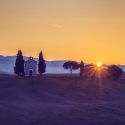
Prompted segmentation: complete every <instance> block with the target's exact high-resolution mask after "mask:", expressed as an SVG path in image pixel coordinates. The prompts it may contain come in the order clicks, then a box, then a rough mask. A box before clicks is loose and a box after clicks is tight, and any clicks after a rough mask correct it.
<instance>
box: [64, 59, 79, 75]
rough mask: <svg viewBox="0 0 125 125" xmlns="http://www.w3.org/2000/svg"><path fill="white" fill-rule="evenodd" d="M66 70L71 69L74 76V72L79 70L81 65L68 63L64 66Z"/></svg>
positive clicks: (73, 62) (72, 62)
mask: <svg viewBox="0 0 125 125" xmlns="http://www.w3.org/2000/svg"><path fill="white" fill-rule="evenodd" d="M63 68H64V69H69V70H70V74H71V76H72V71H73V70H77V69H79V64H78V63H77V62H75V61H68V62H65V63H64V64H63Z"/></svg>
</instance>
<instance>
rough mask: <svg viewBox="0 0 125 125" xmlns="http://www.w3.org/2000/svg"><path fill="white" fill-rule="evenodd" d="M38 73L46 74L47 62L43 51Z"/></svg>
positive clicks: (40, 54) (40, 55) (40, 56)
mask: <svg viewBox="0 0 125 125" xmlns="http://www.w3.org/2000/svg"><path fill="white" fill-rule="evenodd" d="M38 72H39V74H43V73H45V72H46V63H45V60H44V58H43V53H42V51H41V52H40V53H39V63H38Z"/></svg>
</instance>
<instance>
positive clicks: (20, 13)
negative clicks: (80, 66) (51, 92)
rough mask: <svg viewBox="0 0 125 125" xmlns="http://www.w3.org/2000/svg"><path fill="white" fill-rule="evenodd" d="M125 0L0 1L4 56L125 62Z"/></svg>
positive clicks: (0, 43)
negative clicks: (21, 53)
mask: <svg viewBox="0 0 125 125" xmlns="http://www.w3.org/2000/svg"><path fill="white" fill-rule="evenodd" d="M124 33H125V0H0V54H1V55H15V54H16V52H17V50H18V49H22V51H23V53H24V55H27V56H30V55H31V56H38V53H39V51H40V50H41V49H42V50H43V51H44V55H45V58H46V59H48V60H53V59H72V60H77V61H80V60H81V59H83V60H85V61H86V62H97V61H102V62H104V63H108V64H111V63H116V64H125V34H124Z"/></svg>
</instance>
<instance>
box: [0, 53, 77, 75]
mask: <svg viewBox="0 0 125 125" xmlns="http://www.w3.org/2000/svg"><path fill="white" fill-rule="evenodd" d="M24 59H25V60H27V59H28V57H24ZM34 59H35V60H36V61H38V59H37V58H34ZM15 60H16V56H2V55H0V73H1V74H14V70H13V69H14V65H15ZM64 62H66V61H65V60H56V61H46V64H47V69H46V73H54V74H61V73H69V71H67V70H65V69H63V67H62V66H63V64H64ZM75 72H79V71H75Z"/></svg>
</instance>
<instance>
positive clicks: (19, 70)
mask: <svg viewBox="0 0 125 125" xmlns="http://www.w3.org/2000/svg"><path fill="white" fill-rule="evenodd" d="M14 71H15V74H17V75H19V76H22V75H24V59H23V54H22V51H21V50H18V53H17V58H16V62H15V67H14Z"/></svg>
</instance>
